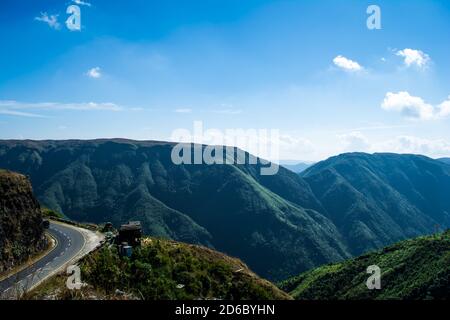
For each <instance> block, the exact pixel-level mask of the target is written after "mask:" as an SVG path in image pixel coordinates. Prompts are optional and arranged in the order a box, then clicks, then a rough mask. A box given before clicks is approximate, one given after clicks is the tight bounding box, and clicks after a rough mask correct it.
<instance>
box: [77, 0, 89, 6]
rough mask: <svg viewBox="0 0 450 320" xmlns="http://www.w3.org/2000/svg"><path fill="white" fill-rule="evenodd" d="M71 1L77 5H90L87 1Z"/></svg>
mask: <svg viewBox="0 0 450 320" xmlns="http://www.w3.org/2000/svg"><path fill="white" fill-rule="evenodd" d="M72 2H73V3H75V4H77V5H79V6H87V7H90V6H91V4H90V3H89V2H86V1H82V0H72Z"/></svg>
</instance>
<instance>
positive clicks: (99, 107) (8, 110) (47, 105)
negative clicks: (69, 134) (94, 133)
mask: <svg viewBox="0 0 450 320" xmlns="http://www.w3.org/2000/svg"><path fill="white" fill-rule="evenodd" d="M23 110H25V111H23ZM29 110H41V111H62V110H74V111H122V110H125V109H124V108H123V107H121V106H119V105H117V104H114V103H96V102H87V103H57V102H39V103H28V102H18V101H5V100H0V113H1V114H8V115H14V116H23V117H44V116H42V115H39V114H34V113H29V112H26V111H29Z"/></svg>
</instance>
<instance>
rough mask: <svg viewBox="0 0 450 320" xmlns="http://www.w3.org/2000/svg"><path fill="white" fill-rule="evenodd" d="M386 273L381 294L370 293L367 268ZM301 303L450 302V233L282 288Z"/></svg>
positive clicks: (409, 242)
mask: <svg viewBox="0 0 450 320" xmlns="http://www.w3.org/2000/svg"><path fill="white" fill-rule="evenodd" d="M371 265H377V266H379V267H380V269H381V289H380V290H369V289H368V288H367V286H366V281H367V279H368V278H369V276H370V274H368V273H367V272H366V270H367V267H368V266H371ZM280 287H281V288H282V289H283V290H285V291H287V292H289V293H290V294H291V295H292V296H293V297H294V298H296V299H301V300H338V299H382V300H386V299H407V300H422V299H443V300H448V299H449V298H450V231H447V232H446V233H443V234H440V235H436V236H428V237H421V238H417V239H413V240H405V241H403V242H400V243H397V244H395V245H392V246H389V247H387V248H384V249H381V250H379V251H376V252H373V253H369V254H365V255H363V256H361V257H358V258H356V259H352V260H349V261H344V262H341V263H338V264H333V265H326V266H322V267H320V268H318V269H314V270H312V271H308V272H305V273H303V274H301V275H299V276H297V277H294V278H291V279H289V280H287V281H284V282H282V283H281V284H280Z"/></svg>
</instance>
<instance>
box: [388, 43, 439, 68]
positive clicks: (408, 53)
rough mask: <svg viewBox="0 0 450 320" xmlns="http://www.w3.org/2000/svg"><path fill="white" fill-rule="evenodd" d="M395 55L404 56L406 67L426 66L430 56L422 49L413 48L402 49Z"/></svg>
mask: <svg viewBox="0 0 450 320" xmlns="http://www.w3.org/2000/svg"><path fill="white" fill-rule="evenodd" d="M396 55H397V56H399V57H403V58H404V63H405V65H406V66H407V67H411V66H416V67H418V68H421V69H423V68H426V67H427V66H428V64H429V63H430V61H431V59H430V56H429V55H428V54H426V53H424V52H423V51H420V50H415V49H408V48H407V49H403V50H399V51H397V52H396Z"/></svg>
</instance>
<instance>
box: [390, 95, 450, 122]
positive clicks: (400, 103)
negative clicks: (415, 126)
mask: <svg viewBox="0 0 450 320" xmlns="http://www.w3.org/2000/svg"><path fill="white" fill-rule="evenodd" d="M381 107H382V108H383V109H384V110H387V111H397V112H400V113H401V114H402V115H404V116H405V117H406V118H409V119H413V120H438V119H443V118H446V117H448V116H450V96H449V98H448V100H446V101H444V102H442V103H441V104H439V105H437V106H433V105H431V104H429V103H426V102H425V101H424V100H423V99H422V98H420V97H415V96H412V95H410V94H409V93H408V92H406V91H400V92H398V93H392V92H388V93H387V94H386V96H385V98H384V101H383V103H382V104H381Z"/></svg>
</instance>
